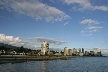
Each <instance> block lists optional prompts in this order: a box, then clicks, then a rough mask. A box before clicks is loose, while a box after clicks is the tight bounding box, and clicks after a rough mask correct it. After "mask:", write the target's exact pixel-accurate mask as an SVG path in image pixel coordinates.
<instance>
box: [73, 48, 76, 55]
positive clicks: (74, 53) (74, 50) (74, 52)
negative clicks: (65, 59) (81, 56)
mask: <svg viewBox="0 0 108 72" xmlns="http://www.w3.org/2000/svg"><path fill="white" fill-rule="evenodd" d="M73 55H75V56H76V55H77V49H75V48H73Z"/></svg>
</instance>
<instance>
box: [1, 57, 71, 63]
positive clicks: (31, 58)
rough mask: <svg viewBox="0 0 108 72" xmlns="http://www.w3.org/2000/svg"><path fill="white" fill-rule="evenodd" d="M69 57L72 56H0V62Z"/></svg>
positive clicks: (66, 58)
mask: <svg viewBox="0 0 108 72" xmlns="http://www.w3.org/2000/svg"><path fill="white" fill-rule="evenodd" d="M70 58H72V56H21V57H18V56H0V64H3V63H20V62H28V61H47V60H68V59H70Z"/></svg>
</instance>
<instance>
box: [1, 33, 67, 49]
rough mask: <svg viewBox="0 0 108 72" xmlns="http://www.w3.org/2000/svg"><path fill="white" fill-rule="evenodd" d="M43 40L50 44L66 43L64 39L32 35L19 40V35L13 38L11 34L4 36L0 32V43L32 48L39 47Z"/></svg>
mask: <svg viewBox="0 0 108 72" xmlns="http://www.w3.org/2000/svg"><path fill="white" fill-rule="evenodd" d="M43 41H46V42H48V43H49V44H50V45H58V46H60V45H62V44H64V43H67V42H66V41H62V40H57V39H54V38H45V37H34V38H29V39H25V40H21V39H20V38H19V37H16V38H14V37H13V36H6V35H4V34H0V43H5V44H10V45H13V46H19V47H20V46H24V47H27V48H32V49H34V48H35V47H41V43H42V42H43Z"/></svg>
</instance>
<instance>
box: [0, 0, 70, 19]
mask: <svg viewBox="0 0 108 72" xmlns="http://www.w3.org/2000/svg"><path fill="white" fill-rule="evenodd" d="M0 6H1V7H0V8H1V9H5V10H8V11H10V12H17V13H20V14H24V15H27V16H30V17H33V18H35V19H36V20H41V19H45V20H46V21H62V20H65V19H68V18H70V16H68V15H66V14H65V13H64V12H63V11H61V10H59V9H57V8H55V7H51V6H48V5H47V4H43V3H42V2H39V1H38V0H23V1H22V0H0Z"/></svg>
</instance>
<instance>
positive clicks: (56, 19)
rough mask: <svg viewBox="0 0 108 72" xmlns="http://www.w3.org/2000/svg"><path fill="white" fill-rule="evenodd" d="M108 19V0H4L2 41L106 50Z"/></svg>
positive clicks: (0, 7)
mask: <svg viewBox="0 0 108 72" xmlns="http://www.w3.org/2000/svg"><path fill="white" fill-rule="evenodd" d="M107 19H108V1H107V0H104V1H103V0H93V1H92V0H59V1H56V0H31V1H29V0H23V1H22V0H9V1H7V0H3V1H2V0H0V43H7V44H11V45H15V46H24V47H29V48H32V49H38V48H40V47H41V46H40V44H41V42H42V41H46V42H48V43H49V44H50V47H51V48H60V49H63V48H64V47H68V48H84V49H92V48H99V49H104V50H106V49H107V47H108V38H107V36H108V32H107V30H108V28H107V26H108V25H107V23H108V20H107Z"/></svg>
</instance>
